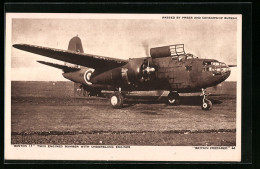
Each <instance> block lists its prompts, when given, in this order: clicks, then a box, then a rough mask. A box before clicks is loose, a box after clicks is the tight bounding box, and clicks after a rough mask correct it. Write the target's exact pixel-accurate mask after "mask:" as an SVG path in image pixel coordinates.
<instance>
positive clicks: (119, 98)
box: [110, 89, 124, 109]
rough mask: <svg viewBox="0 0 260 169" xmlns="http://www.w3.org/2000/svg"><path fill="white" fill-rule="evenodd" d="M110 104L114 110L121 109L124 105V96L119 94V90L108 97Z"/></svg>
mask: <svg viewBox="0 0 260 169" xmlns="http://www.w3.org/2000/svg"><path fill="white" fill-rule="evenodd" d="M110 104H111V105H112V107H113V108H115V109H120V108H122V107H123V104H124V96H123V95H122V93H121V89H119V92H114V93H113V94H112V95H111V97H110Z"/></svg>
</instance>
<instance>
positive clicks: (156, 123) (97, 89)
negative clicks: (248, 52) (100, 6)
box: [5, 13, 242, 162]
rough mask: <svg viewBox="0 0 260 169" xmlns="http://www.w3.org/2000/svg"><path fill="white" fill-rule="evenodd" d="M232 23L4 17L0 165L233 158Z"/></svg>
mask: <svg viewBox="0 0 260 169" xmlns="http://www.w3.org/2000/svg"><path fill="white" fill-rule="evenodd" d="M241 45H242V15H230V14H228V15H227V14H221V15H220V14H95V13H86V14H84V13H82V14H73V13H55V14H53V13H6V27H5V51H6V52H5V160H86V161H90V160H91V161H93V160H101V161H102V160H104V161H220V162H227V161H230V162H231V161H236V162H238V161H241V75H242V73H241V64H242V63H241V52H242V46H241Z"/></svg>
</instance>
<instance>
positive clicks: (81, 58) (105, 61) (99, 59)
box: [13, 44, 128, 71]
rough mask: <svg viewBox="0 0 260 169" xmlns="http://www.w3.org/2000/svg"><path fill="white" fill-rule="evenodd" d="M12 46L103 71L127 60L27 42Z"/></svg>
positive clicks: (121, 64)
mask: <svg viewBox="0 0 260 169" xmlns="http://www.w3.org/2000/svg"><path fill="white" fill-rule="evenodd" d="M13 47H15V48H17V49H20V50H24V51H27V52H31V53H34V54H38V55H42V56H46V57H49V58H53V59H57V60H61V61H65V62H69V63H72V64H77V65H81V66H85V67H90V68H94V69H96V70H100V71H105V70H109V69H112V68H116V67H119V66H123V65H125V64H127V63H128V61H127V60H123V59H114V58H109V57H104V56H98V55H91V54H86V53H79V52H74V51H69V50H61V49H54V48H48V47H41V46H35V45H28V44H15V45H13Z"/></svg>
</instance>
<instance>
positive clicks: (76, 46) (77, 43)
mask: <svg viewBox="0 0 260 169" xmlns="http://www.w3.org/2000/svg"><path fill="white" fill-rule="evenodd" d="M68 50H70V51H75V52H80V53H84V51H83V47H82V43H81V40H80V38H79V37H78V36H75V37H73V38H72V39H71V40H70V42H69V46H68ZM64 64H65V65H68V63H66V62H65V63H64ZM73 67H76V68H79V66H78V65H74V66H73ZM83 93H84V88H83V87H82V85H81V84H80V83H75V82H74V97H80V96H83Z"/></svg>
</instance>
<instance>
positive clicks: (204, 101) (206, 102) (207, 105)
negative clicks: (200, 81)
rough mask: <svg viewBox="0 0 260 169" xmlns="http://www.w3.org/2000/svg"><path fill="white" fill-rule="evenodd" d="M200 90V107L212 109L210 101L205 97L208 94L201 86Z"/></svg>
mask: <svg viewBox="0 0 260 169" xmlns="http://www.w3.org/2000/svg"><path fill="white" fill-rule="evenodd" d="M201 90H202V94H201V95H200V96H203V99H202V105H201V108H202V110H211V109H212V102H211V101H210V100H208V99H207V96H208V95H209V94H206V90H205V89H203V88H202V89H201Z"/></svg>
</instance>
